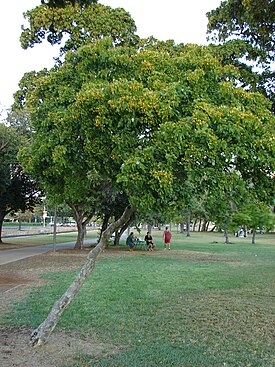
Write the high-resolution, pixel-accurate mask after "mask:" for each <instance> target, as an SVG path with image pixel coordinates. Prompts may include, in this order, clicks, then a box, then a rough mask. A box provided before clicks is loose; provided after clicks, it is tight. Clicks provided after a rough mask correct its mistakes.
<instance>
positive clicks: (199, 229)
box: [198, 218, 201, 232]
mask: <svg viewBox="0 0 275 367" xmlns="http://www.w3.org/2000/svg"><path fill="white" fill-rule="evenodd" d="M200 231H201V218H200V221H199V228H198V232H200Z"/></svg>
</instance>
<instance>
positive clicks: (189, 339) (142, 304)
mask: <svg viewBox="0 0 275 367" xmlns="http://www.w3.org/2000/svg"><path fill="white" fill-rule="evenodd" d="M144 234H145V233H142V236H144ZM152 235H153V238H154V240H155V243H156V244H157V247H156V250H155V251H152V252H149V251H144V250H138V249H137V250H134V251H133V252H129V251H128V250H127V248H126V246H125V245H124V242H125V241H124V240H123V241H122V242H121V246H119V247H113V246H110V247H109V248H108V249H106V250H105V251H104V253H102V254H101V255H100V256H99V258H98V261H97V265H96V267H95V270H94V271H93V272H92V274H91V275H90V276H89V278H88V279H87V280H86V282H85V283H84V286H83V288H82V289H81V291H80V292H79V293H78V294H77V296H76V297H75V299H74V300H73V302H72V304H71V305H70V306H69V308H68V309H67V310H66V311H65V313H64V315H63V316H62V318H61V320H60V322H59V323H58V325H57V328H56V329H55V331H54V332H53V334H52V336H51V338H50V340H49V342H48V344H46V345H45V346H42V347H36V348H32V347H30V346H29V344H28V339H29V337H30V333H31V330H32V329H34V328H36V327H37V326H38V325H39V324H40V323H41V322H42V321H43V320H44V318H45V317H46V316H47V314H48V312H49V310H50V309H51V306H52V305H53V303H54V302H55V301H56V300H57V299H58V297H59V296H61V295H62V294H63V292H64V291H65V290H66V289H67V287H68V285H69V284H70V283H71V282H72V280H73V278H74V276H75V275H76V273H77V272H78V270H79V269H80V267H81V265H82V264H83V262H84V261H85V257H86V255H87V252H88V251H89V249H85V250H82V251H74V250H60V251H57V252H56V253H53V252H49V253H47V254H44V255H39V256H35V257H32V258H28V259H25V260H20V261H17V262H14V263H9V264H6V265H2V266H0V296H1V301H0V318H1V319H0V321H1V328H0V339H1V346H0V365H1V367H8V366H9V367H11V366H24V367H37V366H40V367H65V366H66V367H158V366H165V367H170V366H171V367H172V366H173V367H174V366H175V367H237V366H239V367H272V366H274V344H273V343H274V339H273V338H274V289H275V288H274V275H275V266H274V263H275V262H274V259H275V237H274V235H258V236H257V237H256V244H254V245H252V244H251V237H248V238H234V237H232V238H231V242H232V243H231V244H228V245H225V244H224V237H223V235H222V234H221V233H191V237H186V235H182V234H179V233H175V232H174V233H173V237H172V242H171V243H172V246H171V248H172V249H171V251H168V250H166V251H165V250H164V249H163V244H162V231H155V232H154V231H153V232H152ZM60 236H61V235H60ZM64 236H66V241H69V240H73V238H75V237H74V236H75V234H73V233H68V234H66V235H64ZM92 236H95V233H93V234H92ZM46 237H47V236H39V237H33V238H30V237H29V238H28V239H26V238H25V239H18V238H16V239H12V238H9V239H7V240H6V242H7V243H14V244H15V245H17V246H22V245H24V246H26V245H30V244H31V243H30V242H31V241H33V240H35V241H36V244H37V245H38V244H42V243H43V241H45V239H46ZM58 237H59V235H58ZM20 241H23V242H22V243H21V242H20ZM26 241H27V243H26ZM28 242H29V243H28ZM0 256H1V251H0Z"/></svg>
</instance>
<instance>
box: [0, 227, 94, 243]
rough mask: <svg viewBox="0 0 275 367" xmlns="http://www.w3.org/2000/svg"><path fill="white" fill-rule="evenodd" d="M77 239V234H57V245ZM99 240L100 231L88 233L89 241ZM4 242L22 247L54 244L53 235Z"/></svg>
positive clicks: (20, 237) (10, 239)
mask: <svg viewBox="0 0 275 367" xmlns="http://www.w3.org/2000/svg"><path fill="white" fill-rule="evenodd" d="M76 238H77V232H64V233H57V234H56V243H64V242H75V241H76ZM97 238H98V231H95V230H93V231H88V232H87V236H86V239H87V240H96V239H97ZM3 240H4V241H5V243H11V244H12V243H16V244H17V245H22V247H24V246H38V245H48V244H52V243H53V234H43V235H30V236H18V237H16V239H14V237H5V238H3Z"/></svg>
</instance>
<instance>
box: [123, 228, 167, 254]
mask: <svg viewBox="0 0 275 367" xmlns="http://www.w3.org/2000/svg"><path fill="white" fill-rule="evenodd" d="M171 237H172V234H171V232H170V231H169V228H168V227H166V228H165V230H164V232H163V240H164V249H165V250H166V248H168V250H170V243H171ZM136 240H137V238H136V237H135V236H134V232H131V233H130V234H129V236H128V237H127V240H126V245H127V246H129V250H130V251H132V250H133V249H134V247H135V246H136ZM144 241H145V242H146V246H147V247H148V250H150V251H153V249H154V248H155V247H156V245H155V244H154V242H153V237H152V235H151V233H150V232H147V234H146V236H145V237H144Z"/></svg>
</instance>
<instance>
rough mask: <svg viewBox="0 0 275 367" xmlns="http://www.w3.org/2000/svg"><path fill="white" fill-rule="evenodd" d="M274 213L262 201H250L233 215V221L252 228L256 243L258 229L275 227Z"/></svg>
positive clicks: (253, 239) (253, 238)
mask: <svg viewBox="0 0 275 367" xmlns="http://www.w3.org/2000/svg"><path fill="white" fill-rule="evenodd" d="M274 218H275V216H274V213H272V211H271V209H270V207H268V206H267V205H265V204H264V203H261V202H248V203H246V204H245V205H244V206H243V207H242V208H240V210H238V211H236V213H234V215H233V218H232V219H233V223H234V224H235V225H238V226H242V227H246V228H247V229H250V230H252V243H253V244H254V243H255V239H256V233H257V231H258V230H259V231H263V230H267V231H268V230H270V229H273V228H274Z"/></svg>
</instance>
